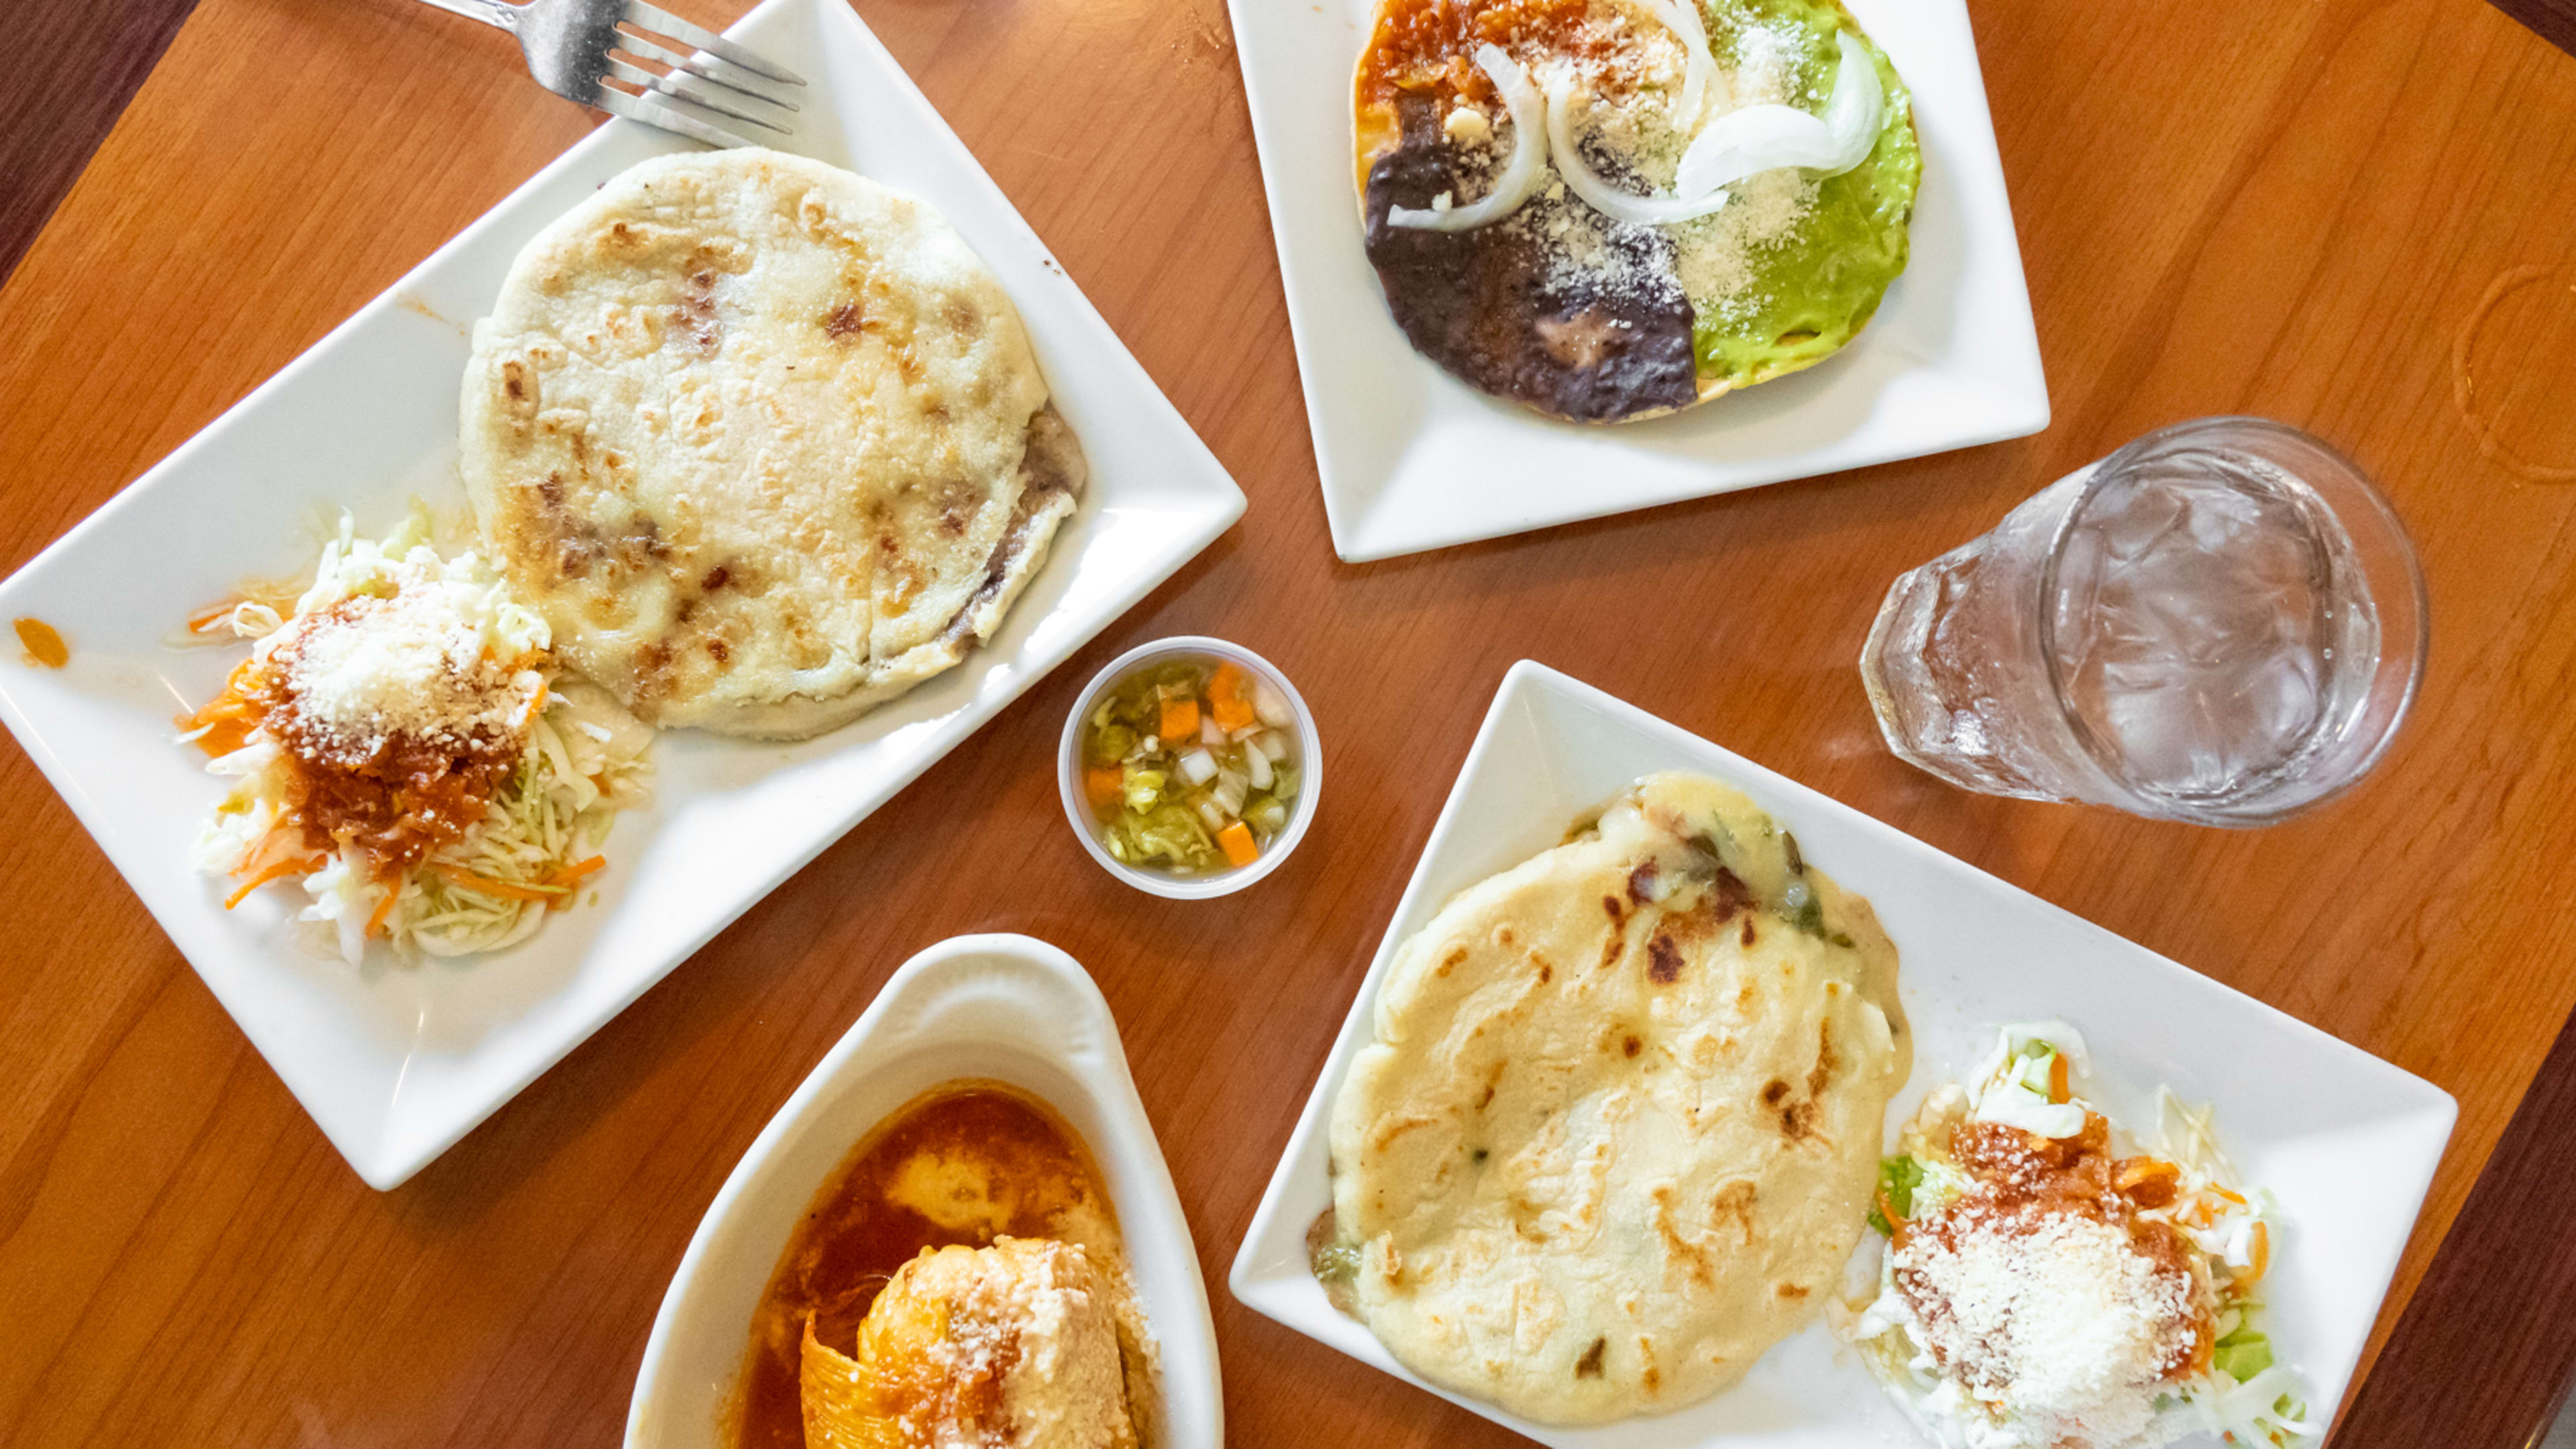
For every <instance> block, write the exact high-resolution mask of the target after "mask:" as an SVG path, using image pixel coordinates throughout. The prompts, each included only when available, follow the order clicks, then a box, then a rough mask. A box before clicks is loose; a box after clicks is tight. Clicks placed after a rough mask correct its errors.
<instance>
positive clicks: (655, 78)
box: [428, 0, 805, 146]
mask: <svg viewBox="0 0 2576 1449" xmlns="http://www.w3.org/2000/svg"><path fill="white" fill-rule="evenodd" d="M428 3H429V4H432V5H435V6H437V7H438V8H439V9H441V10H448V11H453V12H454V13H456V14H458V15H463V16H466V17H468V18H470V19H474V20H480V21H482V22H483V23H484V24H486V25H497V26H499V27H500V28H501V29H503V30H506V31H508V32H510V33H511V34H512V35H515V36H517V37H518V38H519V49H520V50H521V51H523V52H525V53H526V55H527V57H528V70H529V72H530V73H531V74H533V75H535V76H536V78H537V84H539V85H542V86H544V87H545V88H546V89H547V90H550V91H553V92H554V93H555V94H556V95H559V96H562V97H564V98H565V99H566V100H573V101H579V102H580V103H582V104H583V105H585V106H596V107H598V108H599V109H600V110H603V111H606V112H608V113H609V114H610V115H612V116H624V117H625V118H626V119H628V120H630V121H641V122H643V123H644V124H645V125H648V126H658V127H660V128H661V129H663V130H665V131H674V132H677V133H679V134H680V135H683V136H687V137H689V138H691V139H692V140H698V141H704V142H706V143H707V144H708V145H710V146H757V145H761V144H764V143H763V142H760V141H755V140H752V139H751V138H750V137H748V136H745V135H743V134H741V133H740V132H739V131H736V130H734V129H731V128H729V127H727V126H725V125H724V124H722V123H721V122H720V121H719V120H718V119H717V118H718V117H725V118H728V119H731V120H734V121H739V122H742V123H744V124H745V125H747V126H758V127H762V128H765V129H767V130H770V131H774V132H776V133H777V134H778V135H780V136H782V137H785V136H792V135H794V134H795V129H794V127H795V114H796V111H797V105H796V93H795V91H794V90H792V89H790V88H791V87H796V86H802V85H804V84H805V81H804V78H803V77H801V76H799V75H797V74H796V73H795V72H794V71H791V70H788V69H787V68H786V67H784V66H782V65H780V64H778V63H777V62H776V61H771V60H763V59H761V58H760V56H759V55H757V54H755V53H754V52H752V51H750V50H747V49H745V48H743V47H742V46H739V45H736V44H734V43H733V42H732V41H730V40H727V39H725V38H724V37H723V36H721V35H718V34H716V33H715V32H714V31H712V30H706V29H702V28H700V27H698V26H695V25H692V24H690V23H689V22H688V21H685V20H683V19H681V18H680V17H679V16H677V15H673V14H672V13H670V12H669V11H667V10H659V9H656V8H654V7H653V6H650V5H647V4H645V3H643V0H528V3H527V4H524V5H512V4H509V3H507V0H428ZM655 37H664V39H656V38H655ZM670 42H676V44H673V43H670ZM621 52H623V53H622V54H621ZM637 61H654V62H657V63H659V64H661V65H665V66H668V67H669V70H668V71H667V72H665V73H657V72H654V71H651V70H648V69H646V68H645V67H643V66H641V65H638V64H636V62H637ZM612 80H615V81H623V82H625V83H626V84H628V85H631V86H633V87H635V90H634V91H632V92H629V91H625V90H621V89H619V88H618V87H616V86H613V85H610V84H609V82H610V81H612Z"/></svg>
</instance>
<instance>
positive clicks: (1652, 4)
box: [1643, 0, 1735, 131]
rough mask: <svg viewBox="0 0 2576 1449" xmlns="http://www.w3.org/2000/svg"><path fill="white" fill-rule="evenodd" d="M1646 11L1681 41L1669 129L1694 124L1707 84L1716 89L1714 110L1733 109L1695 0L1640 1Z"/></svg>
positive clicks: (1703, 104)
mask: <svg viewBox="0 0 2576 1449" xmlns="http://www.w3.org/2000/svg"><path fill="white" fill-rule="evenodd" d="M1643 3H1644V5H1645V7H1646V9H1647V10H1649V11H1651V12H1652V13H1653V14H1654V17H1655V19H1657V20H1659V21H1661V22H1662V23H1663V26H1664V28H1665V29H1666V30H1669V31H1671V32H1672V33H1673V38H1674V39H1676V40H1679V41H1680V42H1681V43H1682V66H1683V69H1682V95H1681V104H1680V105H1679V106H1678V107H1677V108H1676V109H1675V111H1674V114H1673V128H1674V129H1675V130H1678V131H1688V130H1689V129H1690V128H1691V127H1692V126H1693V125H1695V124H1697V123H1698V121H1699V118H1700V116H1701V115H1702V114H1703V113H1704V108H1705V107H1706V105H1707V104H1708V93H1709V89H1710V86H1711V85H1712V84H1714V85H1715V87H1716V90H1717V109H1718V110H1719V111H1720V112H1721V113H1723V112H1726V111H1730V110H1733V109H1734V108H1735V101H1734V95H1733V92H1732V91H1730V90H1729V89H1728V87H1727V84H1726V77H1725V76H1723V75H1721V74H1719V73H1718V69H1717V57H1716V55H1714V54H1713V53H1711V52H1710V50H1709V48H1708V24H1707V22H1706V21H1704V20H1702V19H1701V18H1700V13H1699V0H1643Z"/></svg>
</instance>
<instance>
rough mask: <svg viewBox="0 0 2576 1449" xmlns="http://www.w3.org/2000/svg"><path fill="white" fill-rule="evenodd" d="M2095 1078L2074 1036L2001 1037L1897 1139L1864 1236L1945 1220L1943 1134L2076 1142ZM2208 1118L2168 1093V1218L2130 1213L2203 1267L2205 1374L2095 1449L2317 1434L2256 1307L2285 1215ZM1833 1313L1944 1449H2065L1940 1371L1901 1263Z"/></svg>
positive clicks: (1948, 1170) (2033, 1026) (2029, 1025)
mask: <svg viewBox="0 0 2576 1449" xmlns="http://www.w3.org/2000/svg"><path fill="white" fill-rule="evenodd" d="M2086 1070H2087V1058H2086V1053H2085V1047H2084V1039H2083V1036H2082V1034H2081V1033H2079V1032H2077V1031H2076V1030H2075V1028H2074V1027H2072V1026H2070V1025H2068V1024H2067V1023H2065V1022H2063V1021H2053V1020H2052V1021H2040V1022H2026V1023H2019V1024H2015V1025H2012V1026H2007V1027H2005V1028H2004V1029H2003V1030H2002V1031H2001V1032H2000V1033H1999V1035H1998V1039H1997V1042H1996V1045H1995V1048H1994V1050H1993V1051H1992V1052H1990V1053H1989V1054H1988V1055H1987V1057H1986V1059H1985V1060H1984V1062H1983V1063H1981V1064H1980V1066H1979V1068H1978V1070H1977V1072H1976V1074H1975V1075H1974V1076H1973V1077H1972V1078H1971V1079H1970V1080H1969V1082H1968V1083H1967V1084H1966V1085H1964V1086H1962V1085H1958V1084H1952V1085H1948V1086H1944V1087H1942V1088H1941V1089H1939V1090H1938V1091H1936V1092H1934V1093H1933V1094H1932V1096H1931V1097H1930V1098H1929V1099H1927V1100H1926V1101H1925V1103H1924V1104H1923V1108H1922V1110H1921V1111H1920V1112H1918V1113H1917V1114H1916V1116H1915V1117H1914V1119H1913V1120H1912V1121H1911V1122H1909V1123H1908V1124H1907V1125H1906V1126H1905V1128H1904V1129H1903V1131H1902V1132H1901V1133H1900V1134H1899V1139H1898V1153H1897V1155H1896V1156H1893V1157H1890V1158H1887V1159H1886V1160H1885V1161H1884V1162H1883V1163H1882V1164H1881V1165H1880V1171H1879V1198H1878V1204H1877V1205H1876V1206H1874V1207H1873V1208H1872V1209H1871V1211H1870V1225H1871V1227H1873V1228H1874V1229H1876V1230H1877V1231H1878V1232H1879V1233H1880V1234H1882V1235H1884V1234H1887V1233H1889V1232H1890V1231H1891V1229H1892V1226H1893V1225H1892V1224H1891V1222H1890V1221H1889V1217H1890V1215H1894V1216H1898V1217H1905V1218H1914V1217H1920V1216H1923V1215H1925V1214H1927V1213H1933V1212H1938V1211H1939V1210H1940V1209H1941V1208H1942V1207H1944V1206H1946V1205H1947V1204H1949V1203H1950V1202H1952V1201H1954V1200H1955V1199H1957V1198H1958V1197H1960V1196H1961V1195H1963V1194H1965V1193H1966V1192H1967V1191H1968V1190H1969V1189H1970V1188H1971V1187H1973V1186H1974V1185H1975V1184H1974V1179H1973V1178H1972V1177H1971V1176H1970V1174H1969V1173H1968V1172H1967V1171H1966V1170H1965V1169H1963V1168H1962V1167H1960V1166H1959V1165H1957V1164H1956V1163H1955V1162H1954V1161H1952V1160H1951V1158H1950V1155H1949V1152H1948V1147H1947V1144H1948V1141H1949V1132H1950V1128H1951V1127H1952V1126H1953V1125H1955V1124H1957V1123H1958V1122H1960V1121H1963V1120H1964V1121H1980V1122H1995V1123H2001V1124H2004V1125H2008V1126H2013V1127H2018V1128H2020V1129H2021V1130H2023V1131H2026V1132H2032V1133H2035V1134H2037V1135H2039V1136H2043V1137H2056V1138H2063V1137H2070V1136H2073V1135H2075V1134H2076V1133H2079V1132H2081V1131H2082V1130H2083V1129H2084V1125H2085V1113H2086V1112H2088V1111H2096V1112H2098V1111H2099V1110H2100V1109H2099V1108H2098V1107H2094V1106H2092V1104H2090V1103H2088V1102H2087V1101H2085V1099H2084V1098H2083V1097H2082V1096H2080V1095H2078V1094H2077V1093H2076V1092H2075V1091H2074V1085H2075V1084H2076V1082H2078V1081H2079V1080H2080V1078H2081V1076H2082V1074H2083V1073H2084V1072H2085V1071H2086ZM2214 1111H2215V1109H2214V1108H2212V1107H2209V1106H2202V1107H2199V1108H2192V1107H2189V1106H2186V1105H2185V1104H2184V1103H2183V1102H2182V1101H2181V1099H2180V1098H2178V1097H2176V1096H2175V1095H2174V1093H2173V1090H2172V1089H2171V1088H2170V1087H2159V1088H2158V1089H2157V1140H2156V1144H2155V1148H2154V1150H2153V1152H2152V1153H2151V1154H2147V1155H2149V1156H2153V1157H2157V1158H2161V1159H2163V1162H2164V1164H2165V1165H2169V1166H2170V1167H2171V1168H2172V1169H2173V1170H2174V1176H2175V1187H2174V1194H2173V1198H2172V1200H2171V1202H2170V1203H2168V1204H2167V1205H2165V1206H2162V1207H2157V1208H2150V1209H2144V1210H2139V1211H2137V1212H2136V1213H2135V1216H2136V1217H2137V1218H2138V1219H2140V1220H2144V1221H2162V1222H2166V1223H2169V1224H2171V1225H2172V1226H2173V1227H2174V1228H2175V1229H2176V1230H2177V1231H2179V1232H2180V1233H2181V1234H2182V1235H2183V1237H2184V1238H2186V1239H2187V1240H2188V1241H2189V1242H2190V1243H2191V1245H2192V1247H2193V1249H2194V1250H2195V1252H2196V1254H2197V1256H2198V1259H2199V1262H2198V1264H2197V1268H2198V1271H2196V1272H2195V1274H2194V1278H2195V1280H2196V1281H2197V1282H2198V1283H2199V1285H2200V1288H2201V1290H2202V1293H2203V1303H2204V1306H2206V1307H2207V1308H2209V1309H2210V1311H2211V1316H2212V1320H2213V1322H2212V1340H2213V1343H2212V1349H2211V1353H2210V1356H2209V1362H2208V1364H2207V1365H2206V1366H2205V1367H2203V1368H2201V1369H2200V1370H2199V1371H2197V1372H2193V1373H2191V1374H2189V1375H2188V1376H2186V1377H2183V1378H2180V1379H2174V1380H2167V1381H2165V1382H2164V1383H2161V1384H2159V1385H2158V1386H2157V1396H2156V1399H2155V1403H2154V1408H2153V1416H2152V1418H2151V1419H2150V1420H2149V1423H2148V1426H2147V1429H2146V1431H2145V1432H2144V1433H2143V1434H2142V1435H2141V1436H2139V1437H2137V1438H2135V1439H2132V1440H2129V1441H2127V1443H2126V1444H2124V1445H2110V1444H2103V1445H2098V1446H2094V1449H2128V1445H2141V1446H2155V1445H2162V1444H2167V1443H2171V1442H2172V1441H2174V1440H2176V1439H2180V1438H2184V1437H2186V1436H2189V1435H2192V1434H2201V1433H2206V1434H2212V1435H2216V1436H2219V1437H2221V1438H2223V1439H2225V1440H2227V1441H2228V1442H2230V1443H2233V1444H2239V1445H2247V1446H2254V1445H2270V1446H2274V1449H2287V1446H2289V1445H2291V1444H2294V1443H2296V1442H2298V1441H2300V1440H2302V1439H2306V1438H2309V1437H2311V1436H2313V1435H2314V1434H2315V1433H2316V1428H2315V1426H2314V1425H2312V1424H2311V1423H2310V1422H2308V1420H2307V1417H2306V1415H2307V1409H2306V1405H2305V1404H2304V1403H2303V1402H2302V1401H2301V1399H2300V1393H2299V1382H2298V1377H2297V1375H2296V1373H2295V1372H2294V1371H2293V1370H2291V1369H2290V1368H2288V1367H2287V1366H2284V1365H2281V1364H2278V1363H2276V1362H2274V1359H2273V1350H2272V1346H2271V1342H2270V1339H2269V1338H2268V1337H2267V1336H2266V1335H2265V1334H2264V1333H2263V1332H2262V1331H2261V1330H2259V1329H2258V1328H2256V1327H2255V1319H2256V1316H2257V1315H2258V1314H2259V1313H2260V1311H2261V1309H2262V1306H2263V1305H2262V1302H2261V1300H2260V1299H2259V1298H2258V1297H2256V1296H2255V1293H2256V1289H2257V1288H2258V1287H2259V1285H2260V1284H2261V1282H2262V1280H2263V1278H2264V1276H2265V1274H2266V1273H2267V1271H2268V1270H2269V1268H2270V1259H2271V1245H2272V1242H2273V1240H2274V1239H2275V1238H2276V1236H2277V1234H2278V1224H2279V1221H2280V1217H2279V1207H2278V1204H2277V1203H2275V1202H2274V1201H2273V1199H2272V1196H2271V1194H2270V1193H2268V1192H2265V1191H2263V1190H2261V1189H2259V1188H2258V1189H2255V1190H2253V1191H2251V1192H2247V1191H2244V1190H2242V1189H2241V1188H2240V1187H2239V1186H2238V1185H2237V1184H2238V1182H2239V1178H2238V1175H2237V1172H2236V1169H2235V1167H2234V1165H2233V1164H2232V1163H2230V1162H2229V1161H2228V1159H2227V1156H2226V1154H2225V1152H2224V1151H2223V1150H2221V1148H2220V1146H2219V1144H2218V1139H2217V1134H2216V1130H2215V1127H2214V1123H2213V1118H2214ZM2105 1116H2106V1120H2107V1114H2105ZM2112 1134H2113V1145H2114V1148H2115V1149H2117V1148H2119V1147H2122V1146H2134V1145H2136V1144H2134V1143H2124V1142H2123V1141H2122V1139H2123V1138H2124V1137H2125V1136H2126V1134H2125V1133H2123V1132H2122V1131H2121V1130H2120V1129H2119V1127H2118V1126H2117V1125H2116V1124H2115V1125H2114V1126H2113V1128H2112ZM2117 1155H2120V1156H2131V1155H2137V1154H2131V1153H2127V1152H2118V1153H2117ZM1837 1306H1838V1308H1839V1309H1840V1312H1838V1313H1837V1314H1835V1315H1834V1317H1835V1319H1836V1322H1835V1328H1836V1331H1837V1332H1838V1333H1839V1334H1841V1336H1842V1337H1844V1338H1845V1339H1846V1340H1848V1341H1850V1342H1851V1343H1853V1344H1854V1345H1855V1346H1856V1347H1858V1348H1859V1349H1860V1350H1861V1354H1862V1357H1863V1359H1864V1360H1865V1361H1866V1362H1867V1363H1868V1365H1869V1367H1870V1371H1871V1372H1872V1373H1873V1374H1874V1375H1875V1376H1876V1377H1877V1378H1878V1379H1879V1381H1880V1383H1881V1384H1882V1385H1883V1386H1885V1387H1886V1389H1887V1391H1888V1393H1889V1394H1890V1396H1891V1397H1893V1398H1894V1399H1895V1400H1896V1402H1897V1403H1898V1405H1899V1406H1900V1407H1901V1408H1903V1409H1904V1411H1905V1413H1906V1416H1907V1417H1908V1418H1909V1419H1911V1420H1913V1422H1914V1424H1915V1425H1916V1427H1917V1428H1919V1429H1920V1430H1921V1431H1922V1432H1923V1433H1924V1435H1925V1436H1926V1437H1927V1438H1930V1439H1931V1440H1933V1441H1934V1442H1935V1443H1937V1444H1940V1445H1942V1446H1943V1449H2056V1446H2055V1443H2054V1441H2050V1440H2044V1439H2041V1438H2038V1437H2034V1436H2033V1432H2032V1431H2035V1428H2036V1426H2025V1425H2022V1424H2018V1423H2016V1422H2014V1421H2013V1420H2012V1419H2011V1418H2010V1417H2009V1416H2007V1415H2005V1414H2004V1413H2003V1412H2002V1411H2001V1408H2000V1406H1999V1405H1997V1404H1995V1403H1993V1402H1990V1401H1987V1400H1984V1399H1981V1398H1980V1397H1979V1396H1978V1395H1976V1394H1975V1393H1974V1392H1972V1391H1971V1390H1970V1389H1969V1388H1968V1387H1967V1386H1965V1385H1963V1384H1962V1383H1960V1382H1959V1381H1958V1380H1957V1379H1956V1378H1955V1377H1952V1376H1951V1375H1949V1374H1947V1373H1944V1372H1943V1371H1942V1367H1941V1365H1940V1364H1939V1363H1938V1362H1937V1361H1936V1360H1935V1358H1934V1357H1933V1355H1932V1354H1931V1352H1930V1350H1929V1348H1928V1346H1927V1343H1926V1341H1925V1338H1924V1336H1923V1335H1922V1333H1921V1332H1920V1331H1919V1328H1918V1325H1917V1320H1916V1317H1915V1313H1914V1309H1913V1305H1912V1304H1911V1302H1910V1301H1908V1299H1907V1298H1906V1297H1905V1295H1904V1294H1903V1293H1902V1292H1901V1291H1900V1290H1899V1289H1898V1287H1897V1285H1896V1276H1895V1255H1894V1254H1893V1253H1890V1252H1884V1251H1882V1252H1881V1253H1880V1254H1879V1262H1878V1276H1877V1284H1876V1290H1875V1296H1873V1297H1871V1298H1869V1299H1868V1300H1867V1302H1866V1304H1865V1305H1863V1304H1860V1303H1844V1304H1840V1305H1837Z"/></svg>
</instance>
